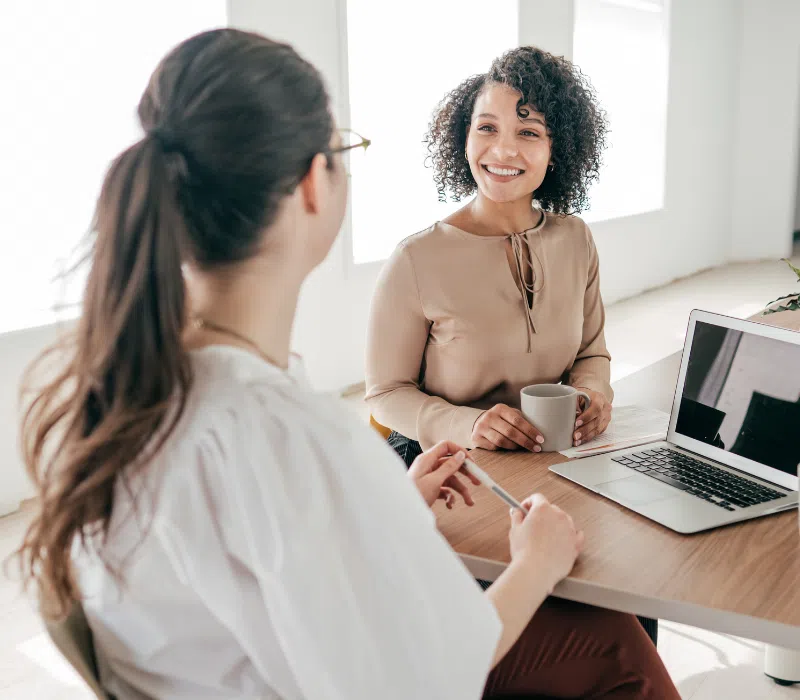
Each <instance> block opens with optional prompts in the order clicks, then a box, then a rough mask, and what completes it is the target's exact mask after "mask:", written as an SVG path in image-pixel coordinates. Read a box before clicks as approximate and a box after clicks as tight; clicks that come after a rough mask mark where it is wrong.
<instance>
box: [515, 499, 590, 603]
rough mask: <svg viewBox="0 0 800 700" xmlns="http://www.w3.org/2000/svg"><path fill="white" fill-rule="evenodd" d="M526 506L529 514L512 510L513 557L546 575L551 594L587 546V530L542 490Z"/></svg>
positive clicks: (524, 504) (524, 503) (523, 503)
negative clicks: (547, 497) (584, 533)
mask: <svg viewBox="0 0 800 700" xmlns="http://www.w3.org/2000/svg"><path fill="white" fill-rule="evenodd" d="M522 505H523V507H524V508H525V510H527V511H528V514H527V515H526V516H523V515H522V513H520V511H519V510H518V509H516V508H514V509H513V510H512V511H511V532H510V533H509V541H510V544H511V559H512V560H513V561H520V562H524V563H529V564H531V565H532V566H533V567H535V568H536V569H537V570H538V571H539V573H540V574H545V580H546V581H547V582H548V583H549V588H548V595H549V594H550V593H552V592H553V588H555V586H556V584H557V583H558V582H559V581H561V580H562V579H564V578H566V577H567V575H568V574H569V572H570V571H572V567H573V566H574V565H575V560H576V559H577V558H578V554H580V552H581V550H582V549H583V540H584V537H583V531H582V530H577V529H576V528H575V523H574V522H573V521H572V518H571V517H570V516H569V515H568V514H567V513H565V512H564V511H563V510H561V508H559V507H558V506H555V505H553V504H552V503H550V501H548V500H547V499H546V498H545V497H544V496H542V494H540V493H536V494H534V495H533V496H530V497H529V498H526V499H525V500H524V501H523V502H522Z"/></svg>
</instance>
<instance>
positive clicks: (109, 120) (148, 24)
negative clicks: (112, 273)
mask: <svg viewBox="0 0 800 700" xmlns="http://www.w3.org/2000/svg"><path fill="white" fill-rule="evenodd" d="M226 22H227V20H226V3H225V0H192V2H180V1H179V0H137V1H136V2H132V1H131V2H118V1H116V0H115V1H114V2H109V0H70V2H63V1H62V0H29V1H26V2H19V1H18V2H2V3H0V64H2V65H3V66H4V67H5V71H4V72H5V80H6V82H5V84H4V88H3V112H2V129H0V153H1V154H2V156H0V192H2V195H0V231H2V234H1V235H2V242H3V254H2V255H1V256H0V299H2V300H3V303H2V304H0V333H2V332H5V331H9V330H13V329H19V328H26V327H31V326H35V325H40V324H43V323H48V322H50V321H52V320H54V319H55V314H54V311H53V309H54V307H55V306H60V305H64V304H66V305H69V304H73V305H74V304H76V303H77V302H78V300H79V297H78V293H77V289H78V287H80V286H81V285H80V284H77V285H72V286H71V287H70V289H69V290H65V288H64V286H63V284H62V283H61V282H59V281H57V279H56V278H57V275H58V274H59V272H61V271H62V270H63V269H64V267H65V264H66V261H67V260H72V252H73V250H74V249H75V246H76V244H77V243H79V241H80V240H81V239H82V237H83V236H84V234H85V233H86V231H87V230H88V228H89V224H90V223H91V218H92V213H93V210H94V205H95V201H96V199H97V195H98V194H99V190H100V184H101V182H102V179H103V176H104V174H105V171H106V168H107V167H108V165H109V162H110V161H111V159H112V158H114V157H115V156H116V155H117V153H119V152H120V151H121V150H123V149H124V148H125V147H126V146H128V145H130V144H131V143H132V142H133V141H135V140H136V139H138V138H139V136H140V133H139V127H138V124H137V121H136V114H135V113H136V105H137V103H138V101H139V97H140V96H141V94H142V92H143V91H144V88H145V86H146V85H147V80H148V78H149V76H150V74H151V73H152V71H153V69H154V68H155V66H156V64H157V63H158V61H159V60H160V59H161V58H162V56H163V55H164V54H165V53H166V52H167V51H168V50H169V49H170V48H172V47H173V46H174V45H175V44H177V43H179V42H180V41H182V40H183V39H185V38H187V37H189V36H191V35H192V34H195V33H197V32H199V31H202V30H205V29H209V28H212V27H219V26H224V25H225V24H226Z"/></svg>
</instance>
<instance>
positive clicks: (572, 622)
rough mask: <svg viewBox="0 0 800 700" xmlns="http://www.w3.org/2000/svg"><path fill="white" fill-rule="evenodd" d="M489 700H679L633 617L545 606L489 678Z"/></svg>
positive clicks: (552, 602) (553, 601)
mask: <svg viewBox="0 0 800 700" xmlns="http://www.w3.org/2000/svg"><path fill="white" fill-rule="evenodd" d="M484 698H485V699H487V700H488V699H491V700H495V699H496V698H497V699H499V698H519V699H520V700H521V699H522V698H530V699H531V700H533V698H537V699H540V700H544V699H545V698H547V699H550V698H607V699H608V700H612V699H613V700H623V699H627V698H630V699H631V700H633V699H634V698H635V699H636V700H650V699H651V698H652V699H653V700H655V699H656V698H658V700H680V695H679V694H678V691H677V689H676V688H675V685H674V684H673V683H672V680H671V679H670V677H669V674H668V673H667V669H666V668H665V667H664V664H663V663H662V661H661V657H659V655H658V652H657V651H656V648H655V646H653V643H652V642H651V641H650V638H649V637H648V636H647V633H646V632H645V631H644V629H643V628H642V626H641V624H639V621H638V620H637V619H636V618H635V617H634V616H633V615H625V614H623V613H618V612H612V611H610V610H603V609H601V608H594V607H591V606H589V605H582V604H580V603H572V602H570V601H566V600H560V599H558V598H548V599H547V600H546V601H545V602H544V604H543V605H542V607H541V608H539V610H538V611H537V612H536V614H535V615H534V616H533V619H532V620H531V622H530V624H529V625H528V627H527V628H526V629H525V631H524V632H523V633H522V636H521V637H520V638H519V640H518V641H517V643H516V644H515V645H514V646H513V647H512V648H511V649H510V650H509V652H508V654H506V656H505V657H504V658H503V659H502V661H500V663H499V664H498V665H497V667H496V668H495V669H494V670H493V671H492V672H491V673H490V674H489V678H488V680H487V682H486V688H485V691H484Z"/></svg>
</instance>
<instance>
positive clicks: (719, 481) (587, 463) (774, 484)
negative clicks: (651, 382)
mask: <svg viewBox="0 0 800 700" xmlns="http://www.w3.org/2000/svg"><path fill="white" fill-rule="evenodd" d="M798 464H800V333H797V332H795V331H789V330H786V329H783V328H775V327H773V326H766V325H763V324H759V323H753V322H750V321H741V320H739V319H733V318H727V317H725V316H719V315H717V314H712V313H708V312H705V311H693V312H692V315H691V317H690V319H689V329H688V331H687V334H686V343H685V345H684V348H683V358H682V360H681V370H680V374H679V375H678V385H677V387H676V390H675V398H674V401H673V404H672V415H671V417H670V422H669V432H668V434H667V440H666V442H657V443H652V444H649V445H644V446H642V447H636V448H630V449H626V450H621V451H619V452H612V453H608V454H604V455H599V456H596V457H588V458H586V459H580V460H576V461H573V462H566V463H564V464H556V465H554V466H552V467H550V470H551V471H553V472H555V473H556V474H560V475H561V476H563V477H565V478H567V479H569V480H571V481H574V482H575V483H577V484H580V485H581V486H585V487H586V488H587V489H590V490H591V491H594V492H595V493H599V494H601V495H603V496H605V497H606V498H609V499H611V500H612V501H616V502H617V503H619V504H621V505H623V506H626V507H627V508H630V509H631V510H633V511H636V512H637V513H640V514H641V515H644V516H645V517H647V518H650V519H651V520H655V521H656V522H658V523H661V524H662V525H665V526H667V527H668V528H671V529H673V530H676V531H677V532H683V533H690V532H700V531H701V530H708V529H710V528H714V527H719V526H721V525H727V524H729V523H734V522H738V521H740V520H749V519H751V518H758V517H761V516H762V515H770V514H772V513H778V512H781V511H783V510H787V509H789V508H796V507H797V502H798V493H797V491H798V476H797V470H798Z"/></svg>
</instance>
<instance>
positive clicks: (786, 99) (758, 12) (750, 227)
mask: <svg viewBox="0 0 800 700" xmlns="http://www.w3.org/2000/svg"><path fill="white" fill-rule="evenodd" d="M741 4H742V9H741V12H742V14H741V27H742V33H741V38H740V43H739V76H738V83H739V85H738V86H739V94H738V100H737V105H736V107H737V108H736V118H737V122H736V140H735V142H734V152H735V154H736V156H735V162H734V169H733V235H732V239H731V256H732V257H733V258H734V259H736V260H752V259H757V258H773V259H774V258H779V257H782V256H788V255H789V254H790V252H791V243H792V240H791V233H792V231H793V230H794V219H795V205H796V203H795V194H796V187H797V167H798V152H797V150H798V107H799V104H798V86H799V85H800V2H798V0H741Z"/></svg>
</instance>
